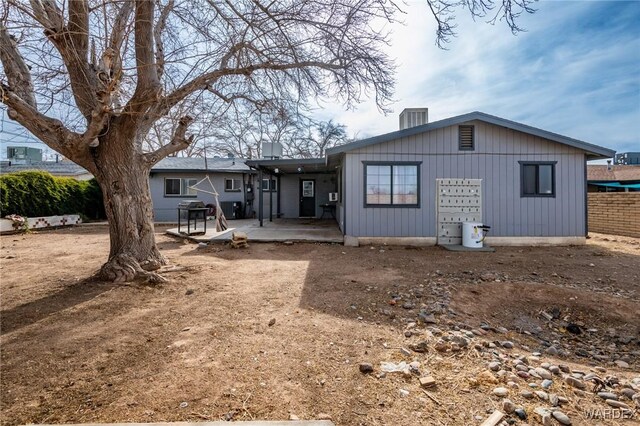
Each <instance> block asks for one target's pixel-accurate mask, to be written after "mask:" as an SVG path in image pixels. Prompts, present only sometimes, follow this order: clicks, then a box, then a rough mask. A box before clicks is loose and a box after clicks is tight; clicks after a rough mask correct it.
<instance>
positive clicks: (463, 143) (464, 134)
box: [458, 126, 475, 151]
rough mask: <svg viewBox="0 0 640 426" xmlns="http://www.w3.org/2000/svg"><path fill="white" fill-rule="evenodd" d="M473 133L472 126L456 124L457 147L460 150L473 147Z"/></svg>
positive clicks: (469, 149) (471, 149)
mask: <svg viewBox="0 0 640 426" xmlns="http://www.w3.org/2000/svg"><path fill="white" fill-rule="evenodd" d="M474 133H475V131H474V126H458V149H459V150H460V151H473V150H474V149H475V143H474V141H475V140H474Z"/></svg>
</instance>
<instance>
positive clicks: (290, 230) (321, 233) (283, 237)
mask: <svg viewBox="0 0 640 426" xmlns="http://www.w3.org/2000/svg"><path fill="white" fill-rule="evenodd" d="M228 223H229V225H230V226H232V228H229V229H227V230H226V231H223V232H216V231H215V228H214V226H215V225H214V224H212V228H213V229H209V227H207V232H206V233H205V234H201V235H189V236H187V235H184V234H180V233H178V228H172V229H169V230H167V234H169V235H173V236H177V237H181V238H187V239H189V240H192V241H197V242H202V243H224V242H226V241H230V240H231V237H232V234H233V232H234V231H238V232H244V233H246V234H247V237H248V238H249V242H251V241H260V242H284V241H294V242H321V243H340V244H342V243H343V241H344V237H343V235H342V232H340V230H339V229H338V225H337V224H336V222H335V221H333V220H319V219H274V220H273V221H272V222H269V220H265V221H264V223H263V226H262V227H261V226H260V222H259V221H258V220H255V219H241V220H233V221H229V222H228Z"/></svg>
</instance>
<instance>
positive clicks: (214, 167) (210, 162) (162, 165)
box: [151, 157, 251, 173]
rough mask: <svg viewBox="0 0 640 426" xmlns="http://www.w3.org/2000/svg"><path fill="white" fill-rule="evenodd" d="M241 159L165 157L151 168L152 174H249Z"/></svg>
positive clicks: (249, 170)
mask: <svg viewBox="0 0 640 426" xmlns="http://www.w3.org/2000/svg"><path fill="white" fill-rule="evenodd" d="M245 161H246V160H245V159H243V158H207V159H206V163H205V159H204V158H202V157H167V158H163V159H162V160H160V161H159V162H158V163H157V164H156V165H155V166H153V168H152V169H151V171H152V172H168V173H172V172H173V173H179V172H185V171H189V172H193V171H199V172H207V171H208V172H230V173H248V172H251V169H250V168H249V166H247V165H246V164H245Z"/></svg>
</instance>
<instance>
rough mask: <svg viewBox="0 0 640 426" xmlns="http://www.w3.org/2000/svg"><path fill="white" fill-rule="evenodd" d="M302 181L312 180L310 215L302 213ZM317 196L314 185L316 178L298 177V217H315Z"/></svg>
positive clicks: (316, 189)
mask: <svg viewBox="0 0 640 426" xmlns="http://www.w3.org/2000/svg"><path fill="white" fill-rule="evenodd" d="M304 181H311V182H313V214H312V215H311V216H303V215H302V198H303V197H302V182H304ZM317 197H318V188H317V186H316V180H315V179H310V178H309V179H307V178H300V181H299V184H298V217H316V210H317V209H316V207H317V206H316V200H317Z"/></svg>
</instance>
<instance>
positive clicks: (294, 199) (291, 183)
mask: <svg viewBox="0 0 640 426" xmlns="http://www.w3.org/2000/svg"><path fill="white" fill-rule="evenodd" d="M267 178H268V175H267V174H265V175H264V177H263V179H267ZM274 179H275V178H274ZM300 179H314V180H315V181H316V184H315V188H316V217H320V216H321V215H322V207H320V205H321V204H326V203H328V202H329V192H335V191H336V176H335V175H332V174H326V173H323V174H320V173H318V174H300V175H282V176H281V177H280V188H278V191H281V193H280V212H281V213H282V214H281V217H284V218H297V217H300ZM277 196H278V195H277V192H274V193H273V217H276V213H277ZM263 199H264V207H263V208H264V213H263V215H264V216H263V217H264V218H265V219H268V218H269V192H267V191H265V192H264V193H263ZM254 208H255V209H256V211H257V210H258V206H257V205H256V206H254ZM324 218H325V219H327V218H328V215H327V214H325V216H324Z"/></svg>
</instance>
